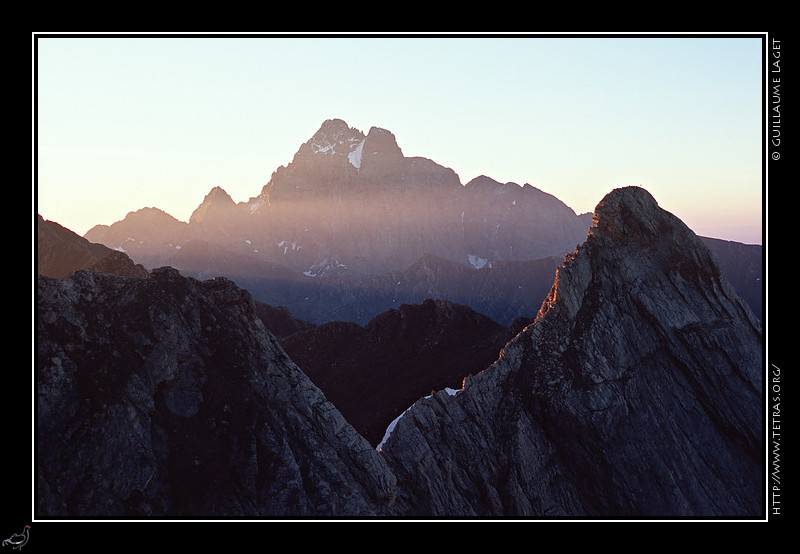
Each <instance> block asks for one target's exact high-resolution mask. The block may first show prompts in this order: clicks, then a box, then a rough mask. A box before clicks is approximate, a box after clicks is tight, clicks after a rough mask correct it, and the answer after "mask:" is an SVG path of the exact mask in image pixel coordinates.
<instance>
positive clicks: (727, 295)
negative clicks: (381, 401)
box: [382, 187, 764, 517]
mask: <svg viewBox="0 0 800 554" xmlns="http://www.w3.org/2000/svg"><path fill="white" fill-rule="evenodd" d="M761 370H762V331H761V326H760V323H759V322H758V320H757V319H756V318H755V317H754V316H753V314H752V312H751V311H750V309H749V308H748V307H747V306H746V305H745V304H744V303H743V302H742V301H741V300H740V299H739V297H738V296H737V295H736V294H735V292H734V291H733V289H732V287H731V286H730V285H729V284H728V283H727V281H726V280H725V279H724V277H723V276H722V275H721V273H720V269H719V267H718V265H717V263H716V261H715V259H714V257H713V256H711V255H710V253H709V251H708V248H707V247H706V246H705V245H704V244H703V243H702V241H700V240H699V239H698V238H697V237H696V236H695V235H694V234H693V233H692V232H691V231H690V230H689V229H688V228H687V227H686V226H685V225H684V224H683V223H682V222H680V221H679V220H678V219H677V218H675V217H674V216H672V215H671V214H669V213H667V212H665V211H663V210H661V209H660V208H659V207H658V205H657V204H656V202H655V200H654V199H653V198H652V197H651V196H650V195H649V194H648V193H647V192H646V191H644V190H643V189H640V188H636V187H629V188H623V189H617V190H615V191H613V192H611V193H610V194H609V195H608V196H606V198H604V199H603V201H602V202H601V203H600V204H599V205H598V206H597V209H596V211H595V216H594V227H593V228H592V229H591V231H590V233H589V236H588V238H587V240H586V242H585V243H584V244H583V245H581V246H580V247H579V248H578V249H577V250H576V251H575V252H574V254H572V255H570V256H568V257H567V258H566V259H565V261H564V263H563V265H562V266H560V267H559V268H558V272H557V276H556V281H555V283H554V285H553V288H552V290H551V292H550V294H549V296H548V298H547V300H546V302H545V303H544V304H543V305H542V308H541V311H540V313H539V315H538V316H537V318H536V320H535V322H534V323H532V324H531V325H529V326H528V327H527V328H526V329H525V330H524V331H523V332H522V333H520V334H519V335H518V336H517V337H516V338H515V339H514V340H512V341H511V342H510V343H509V344H508V345H507V346H506V347H505V348H504V350H503V352H502V354H501V357H500V359H499V360H498V361H497V362H496V363H495V364H494V365H492V366H491V367H490V368H488V369H486V370H485V371H483V372H481V373H479V374H478V375H475V376H473V377H471V378H469V379H466V380H465V382H464V388H463V390H462V391H460V392H459V393H458V394H456V395H454V396H453V395H449V394H447V393H445V392H439V393H437V394H435V395H434V396H432V397H431V398H428V399H424V400H421V401H419V402H417V403H415V404H414V405H413V407H412V408H411V409H410V410H408V412H407V413H406V414H405V415H404V416H403V417H402V418H401V419H400V420H399V422H398V423H397V425H396V427H395V429H394V431H393V432H392V434H391V435H390V436H389V438H388V440H387V441H386V442H385V443H384V444H383V445H382V453H383V455H384V456H385V457H386V459H387V461H388V462H389V465H390V466H391V468H392V470H393V472H394V473H395V475H396V476H397V480H398V495H397V500H396V503H395V505H394V509H395V510H396V513H402V514H406V515H409V514H414V515H448V516H499V515H513V516H528V515H530V516H595V517H605V516H613V517H639V516H647V517H661V516H669V517H680V516H705V515H707V516H757V515H759V514H761V513H762V511H763V505H762V495H763V492H762V490H761V489H762V487H761V482H762V476H763V469H764V468H763V455H762V451H761V447H762V440H763V437H762V428H763V424H762V413H761V407H762V384H761V383H762V376H761Z"/></svg>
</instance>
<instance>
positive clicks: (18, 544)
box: [3, 525, 31, 550]
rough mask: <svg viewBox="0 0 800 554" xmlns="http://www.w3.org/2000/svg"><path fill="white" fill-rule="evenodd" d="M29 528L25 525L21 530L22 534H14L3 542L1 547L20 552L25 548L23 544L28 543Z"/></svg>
mask: <svg viewBox="0 0 800 554" xmlns="http://www.w3.org/2000/svg"><path fill="white" fill-rule="evenodd" d="M30 528H31V526H30V525H26V526H25V529H23V530H22V533H14V534H13V535H11V536H10V537H8V538H7V539H6V540H4V541H3V546H10V547H11V548H15V549H17V550H20V549H21V548H22V547H23V546H25V543H26V542H28V532H29V530H30Z"/></svg>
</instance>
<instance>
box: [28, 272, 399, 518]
mask: <svg viewBox="0 0 800 554" xmlns="http://www.w3.org/2000/svg"><path fill="white" fill-rule="evenodd" d="M36 315H37V320H36V324H37V325H36V332H37V337H36V346H37V352H36V383H37V402H36V409H37V429H36V469H37V479H36V491H37V495H36V511H37V514H38V515H39V516H40V517H59V516H73V517H74V516H93V517H106V516H108V517H115V516H167V515H168V516H175V517H181V516H199V515H201V516H207V517H221V516H262V515H269V516H274V517H280V516H330V515H339V516H342V515H374V514H377V513H379V511H380V510H381V508H382V506H384V505H385V504H388V503H389V502H390V501H391V499H392V496H393V493H394V476H393V475H392V474H391V472H389V471H388V469H387V467H386V464H385V463H384V461H383V459H382V457H381V456H380V454H378V453H377V452H376V451H375V449H374V448H373V447H372V446H371V445H370V444H369V443H368V442H367V441H366V440H365V439H363V438H362V437H361V436H359V435H358V434H356V432H355V431H354V430H353V428H352V427H351V426H350V425H349V424H348V423H347V422H346V421H345V420H344V418H343V417H342V415H341V414H340V413H339V411H338V410H337V409H336V408H334V406H333V405H332V404H330V402H328V401H327V400H326V399H325V397H324V396H323V395H322V393H321V392H320V390H319V389H318V388H317V387H315V386H314V385H313V384H312V383H311V381H310V380H309V379H308V378H307V377H306V376H305V375H304V374H303V373H302V372H301V371H300V370H299V369H298V368H297V366H295V365H294V364H293V363H292V362H291V361H290V360H289V359H288V357H287V356H286V354H285V353H284V352H283V350H282V349H281V347H280V346H279V345H278V344H277V341H276V340H275V338H274V337H273V336H272V335H271V334H270V333H268V332H266V330H265V329H264V326H263V324H262V323H261V321H260V319H259V318H258V317H257V315H256V311H255V306H254V303H253V300H252V298H251V297H250V295H249V294H248V293H247V292H245V291H243V290H242V289H240V288H238V287H237V286H235V285H234V284H233V283H232V282H231V281H229V280H226V279H216V280H210V281H204V282H200V281H196V280H194V279H189V278H185V277H182V276H180V275H179V274H178V272H177V271H175V270H173V269H161V270H155V271H153V272H152V275H151V277H150V278H149V279H134V278H122V277H118V276H115V275H107V274H100V273H95V272H91V271H78V272H77V273H75V274H74V275H73V277H72V279H70V280H58V279H51V278H47V277H42V276H40V277H39V281H38V298H37V314H36Z"/></svg>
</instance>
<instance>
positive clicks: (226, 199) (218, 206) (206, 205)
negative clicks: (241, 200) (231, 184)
mask: <svg viewBox="0 0 800 554" xmlns="http://www.w3.org/2000/svg"><path fill="white" fill-rule="evenodd" d="M235 208H236V203H235V202H234V201H233V199H232V198H231V197H230V195H229V194H228V193H227V192H225V189H223V188H222V187H220V186H219V185H217V186H215V187H214V188H212V189H211V191H210V192H209V193H208V194H206V196H205V198H203V202H202V203H201V204H200V205H199V206H198V207H197V209H196V210H195V211H194V212H192V215H191V217H190V218H189V223H205V222H207V221H209V219H216V218H218V217H220V216H224V215H226V214H228V213H229V212H230V211H231V210H233V209H235Z"/></svg>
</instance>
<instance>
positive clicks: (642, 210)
mask: <svg viewBox="0 0 800 554" xmlns="http://www.w3.org/2000/svg"><path fill="white" fill-rule="evenodd" d="M592 224H593V225H594V232H595V233H597V234H599V235H600V236H605V237H608V238H611V239H613V240H619V241H624V242H630V241H637V242H640V243H645V244H647V243H650V242H652V241H653V240H654V239H655V238H656V237H657V236H659V235H661V234H663V233H662V232H663V231H664V230H666V229H667V228H670V229H672V228H681V229H682V230H684V228H685V230H686V231H688V228H686V226H685V225H684V224H683V222H681V221H680V220H679V219H678V218H677V217H675V216H674V215H672V214H671V213H669V212H667V211H665V210H663V209H661V208H660V207H659V205H658V203H657V202H656V200H655V198H653V196H652V195H651V194H650V193H649V192H647V191H646V190H645V189H644V188H642V187H638V186H628V187H620V188H617V189H614V190H612V191H611V192H609V193H608V194H607V195H606V196H605V197H604V198H603V199H602V200H601V201H600V202H599V203H598V204H597V207H596V208H595V212H594V217H593V219H592Z"/></svg>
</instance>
